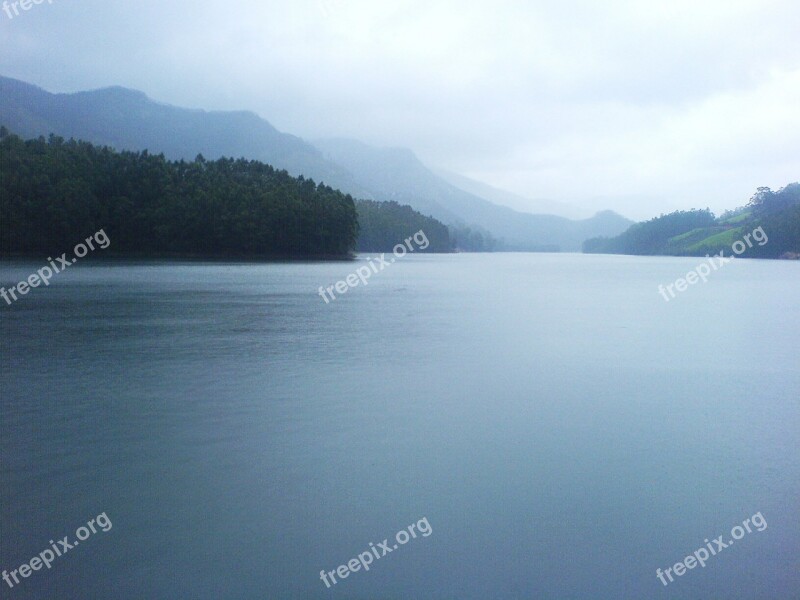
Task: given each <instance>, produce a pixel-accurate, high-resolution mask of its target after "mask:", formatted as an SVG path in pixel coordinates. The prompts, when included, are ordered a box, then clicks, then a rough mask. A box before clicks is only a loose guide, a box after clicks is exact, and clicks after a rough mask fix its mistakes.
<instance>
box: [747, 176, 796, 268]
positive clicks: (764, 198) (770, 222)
mask: <svg viewBox="0 0 800 600" xmlns="http://www.w3.org/2000/svg"><path fill="white" fill-rule="evenodd" d="M750 206H751V207H752V208H753V212H754V215H755V221H756V224H757V225H759V226H761V228H762V229H763V230H764V232H765V233H766V234H767V236H769V242H768V243H767V244H765V245H763V246H755V247H754V248H753V249H752V250H751V252H752V256H755V257H758V258H779V257H780V256H782V255H784V254H787V253H792V254H800V183H791V184H789V185H787V186H786V187H784V188H783V189H781V190H778V191H777V192H773V191H772V190H770V189H769V188H759V192H758V193H757V194H756V195H755V196H754V197H753V199H752V200H751V201H750Z"/></svg>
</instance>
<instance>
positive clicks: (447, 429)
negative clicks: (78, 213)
mask: <svg viewBox="0 0 800 600" xmlns="http://www.w3.org/2000/svg"><path fill="white" fill-rule="evenodd" d="M370 257H371V256H367V255H362V256H360V257H359V261H360V262H364V261H366V260H367V258H370ZM697 262H698V259H695V258H686V259H683V258H641V257H620V256H588V255H587V256H580V255H570V254H561V255H557V254H488V255H483V254H473V255H464V254H462V255H419V254H415V255H409V256H407V257H405V258H403V259H402V260H398V261H397V262H396V263H395V264H393V265H392V267H391V268H390V269H386V270H384V271H381V272H380V273H378V274H376V275H375V276H374V277H372V278H371V279H370V281H369V285H367V286H366V287H364V286H359V287H356V288H353V289H351V290H349V291H348V292H347V293H346V294H344V295H342V296H341V297H338V298H337V300H336V301H335V302H332V303H330V304H325V302H324V301H323V300H322V299H321V298H320V296H319V295H317V289H318V288H319V286H321V285H322V286H328V285H331V284H332V283H334V282H336V281H339V280H342V279H344V278H345V277H346V276H347V275H348V274H349V273H352V272H353V270H354V268H355V267H357V266H358V263H348V262H341V263H313V264H308V263H274V264H264V265H259V264H225V263H179V264H174V263H173V264H165V263H121V264H114V265H103V264H96V265H92V264H82V265H78V266H76V267H74V268H70V270H69V271H67V272H65V273H63V274H61V275H59V276H58V278H56V279H54V280H53V281H52V282H51V285H50V287H49V288H46V289H45V288H39V289H34V290H31V292H30V293H29V294H28V295H27V296H25V297H23V298H21V299H20V301H18V302H16V303H15V304H14V305H13V306H10V307H9V306H2V307H0V309H1V310H0V334H2V345H1V346H0V347H1V348H2V353H3V359H2V360H0V389H1V390H2V415H3V417H2V433H1V434H0V477H1V479H0V481H2V485H0V507H2V522H3V531H2V540H1V541H0V568H2V569H7V570H11V569H15V568H17V567H18V566H19V565H21V564H22V563H23V562H26V561H28V560H29V559H30V558H31V557H32V556H35V555H37V554H38V553H39V552H41V551H42V549H44V548H46V547H48V545H49V544H48V540H51V539H60V538H61V537H63V536H64V535H68V534H69V535H72V534H73V533H74V531H75V528H77V527H78V526H80V525H82V524H85V523H86V521H87V520H88V519H90V518H92V517H93V516H95V515H98V514H100V513H102V512H105V513H106V514H107V515H108V518H109V519H110V520H111V521H113V524H114V527H113V529H111V530H110V531H108V532H104V533H99V534H97V535H94V536H92V538H91V539H90V540H87V541H86V542H85V543H83V544H82V545H81V546H80V547H78V548H76V549H74V550H72V551H70V552H69V554H67V555H65V556H63V557H61V558H59V560H58V562H56V563H54V564H53V567H52V569H50V570H41V571H37V572H34V573H33V574H31V576H30V577H29V578H27V579H24V580H22V582H21V584H20V585H19V586H16V587H15V588H14V589H13V590H5V592H6V594H8V595H9V596H10V597H13V598H52V597H64V598H77V597H85V598H92V597H96V598H117V599H122V600H125V599H139V598H164V599H168V598H170V599H171V598H230V599H240V598H333V597H337V596H338V597H341V598H373V599H374V598H458V599H470V598H474V599H476V600H477V599H483V598H590V597H591V598H667V597H669V598H686V599H689V598H699V597H702V598H710V597H716V598H750V599H752V598H789V597H792V596H793V594H796V592H797V590H798V589H800V575H799V574H798V573H797V571H796V569H790V568H787V566H786V561H787V558H789V557H793V556H797V553H798V550H800V542H798V539H800V525H798V523H800V519H798V517H800V506H799V505H798V502H797V498H798V495H800V494H799V493H800V458H799V456H798V452H797V447H798V441H800V439H798V438H799V437H800V433H798V432H800V405H799V404H798V399H797V398H798V396H797V391H798V389H800V363H798V358H797V339H798V338H800V320H799V319H798V318H797V306H798V303H799V302H800V283H798V277H797V265H796V264H794V263H793V262H789V261H775V262H767V261H744V260H742V261H739V262H737V263H735V264H732V265H730V266H727V267H726V268H725V269H723V270H720V271H718V272H715V273H714V276H713V277H712V278H710V280H709V281H708V283H705V284H700V285H695V286H693V287H691V288H690V289H688V290H687V291H686V292H684V293H682V294H680V295H679V296H678V297H677V298H675V299H673V300H672V301H670V302H669V303H666V302H664V300H663V299H662V298H661V296H659V294H658V291H657V286H658V284H660V283H668V282H672V281H674V280H675V279H676V278H678V277H681V276H683V275H684V274H685V273H687V272H688V271H690V270H691V269H693V268H694V267H695V266H696V264H697ZM39 266H40V265H38V264H35V263H30V262H21V261H11V262H6V263H4V265H3V266H2V268H0V281H1V282H6V283H8V282H15V281H20V280H22V278H24V277H26V276H27V275H28V274H30V273H32V272H35V269H36V268H38V267H39ZM757 512H761V514H762V515H763V517H764V519H765V520H766V522H767V523H768V524H769V526H768V527H767V528H766V529H765V530H764V531H761V532H757V531H755V530H754V532H753V533H750V534H748V535H746V536H745V537H744V538H742V539H741V540H737V541H736V543H735V544H734V545H733V546H731V547H729V548H728V549H726V550H725V551H724V552H722V553H721V554H720V555H718V556H715V557H713V558H712V559H710V560H709V561H708V563H707V564H706V566H705V568H695V569H693V570H691V571H687V572H686V574H684V575H683V576H681V577H677V578H676V580H675V582H673V583H671V584H670V585H669V586H668V587H664V586H663V585H662V583H661V582H660V581H659V580H658V578H657V577H656V569H657V568H661V569H665V568H667V567H670V566H672V565H674V564H675V563H677V562H678V561H682V560H683V559H684V557H686V556H687V555H690V554H691V553H692V552H694V551H695V550H696V549H697V548H700V547H701V546H703V545H704V539H706V538H708V539H709V540H710V539H712V538H716V537H717V536H719V535H723V534H724V535H725V537H726V539H728V538H730V535H729V532H730V531H731V528H732V527H734V526H735V525H737V524H741V523H742V521H743V520H744V519H746V518H748V517H750V516H751V515H754V514H755V513H757ZM423 517H424V518H427V520H428V521H429V523H430V526H431V529H432V534H431V535H430V536H429V537H424V538H422V537H419V538H417V539H414V540H413V541H412V542H410V543H408V544H407V545H405V546H403V547H402V548H400V549H398V550H396V551H394V552H392V553H391V554H390V555H387V556H385V557H383V558H381V559H380V560H377V561H376V562H375V563H374V564H373V565H372V567H371V569H370V570H369V571H368V572H365V571H360V572H357V573H352V574H351V575H350V576H349V577H348V578H347V579H344V580H342V581H340V582H339V583H337V584H336V585H335V586H334V587H333V588H331V589H327V588H326V587H325V585H324V584H323V583H322V582H321V581H320V576H319V572H320V570H322V569H325V570H326V571H329V570H333V569H335V568H336V567H337V566H339V565H341V564H344V563H346V561H347V560H348V559H350V558H352V557H354V556H356V555H357V554H358V553H359V552H362V551H363V550H364V549H366V548H367V547H368V546H369V544H370V543H371V542H372V543H375V544H377V543H379V542H381V541H383V540H384V538H391V537H392V536H393V535H394V534H395V532H397V531H398V530H400V529H402V528H404V527H406V526H407V525H408V524H410V523H416V522H417V521H418V520H419V519H422V518H423ZM0 585H3V586H5V584H3V583H0Z"/></svg>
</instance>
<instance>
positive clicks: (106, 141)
mask: <svg viewBox="0 0 800 600" xmlns="http://www.w3.org/2000/svg"><path fill="white" fill-rule="evenodd" d="M0 98H2V103H0V125H5V126H7V127H8V128H9V129H10V130H11V131H12V132H14V133H16V134H18V135H20V136H21V137H23V138H26V137H37V136H40V135H44V136H47V135H48V134H50V133H54V134H56V135H58V136H62V137H64V138H76V139H82V140H86V141H89V142H92V143H94V144H97V145H107V146H111V147H112V148H115V149H117V150H133V151H142V150H148V151H149V152H151V153H155V154H159V153H163V154H164V155H165V156H166V157H167V158H168V159H173V160H178V159H184V160H192V159H194V158H195V156H197V155H198V154H202V155H203V156H204V157H205V158H207V159H216V158H220V157H223V156H226V157H234V158H238V157H244V158H248V159H251V160H258V161H261V162H264V163H267V164H270V165H272V166H273V167H276V168H278V169H285V170H286V171H288V172H289V174H291V175H294V176H298V175H303V176H305V177H306V178H312V179H314V181H316V182H324V183H325V184H327V185H329V186H331V187H333V188H336V189H339V190H341V191H343V192H345V193H349V194H351V195H353V196H354V197H356V198H363V199H369V200H379V201H396V202H398V203H400V204H406V205H409V206H411V207H412V208H414V209H415V210H417V211H419V212H421V213H422V214H424V215H426V216H432V217H434V218H436V219H438V220H440V221H442V222H443V223H445V224H447V225H451V226H454V227H455V228H456V230H457V231H454V233H455V235H456V239H459V237H460V238H461V239H465V238H466V237H467V236H468V235H471V236H472V237H475V234H476V233H479V234H481V235H483V236H484V237H485V238H486V239H490V238H491V237H494V238H500V239H501V240H503V243H502V245H501V246H500V247H501V248H504V249H509V250H551V251H558V250H561V251H579V250H580V248H581V244H582V242H583V241H584V240H586V239H587V238H591V237H596V236H614V235H617V234H619V233H621V232H622V231H624V230H625V229H627V227H628V226H629V225H630V224H631V223H632V222H631V221H628V220H627V219H624V218H623V217H620V216H619V215H616V214H614V213H610V212H609V213H599V214H598V215H595V216H594V217H592V218H591V219H584V220H581V221H571V220H569V219H566V218H564V217H558V216H548V215H532V214H527V213H521V212H518V211H515V210H512V209H510V208H507V207H504V206H498V205H496V204H493V203H492V202H489V201H488V200H486V199H484V198H482V197H479V196H478V195H475V194H471V193H469V192H468V191H464V190H463V189H460V188H459V187H456V186H454V185H452V184H451V183H448V182H447V181H445V180H444V179H442V178H441V177H439V176H438V175H436V174H435V173H433V172H432V171H431V170H430V169H428V168H427V167H426V166H425V165H423V164H422V163H421V162H420V161H419V160H418V159H417V157H416V156H415V155H414V153H413V152H411V151H410V150H405V149H379V148H373V147H370V146H367V145H366V144H362V143H360V142H356V141H352V140H341V139H340V140H323V141H320V142H318V143H317V147H315V146H312V145H311V144H309V143H307V142H305V141H303V140H302V139H300V138H298V137H295V136H292V135H289V134H286V133H282V132H280V131H278V130H277V129H275V128H274V127H273V126H272V125H270V124H269V123H268V122H267V121H265V120H263V119H261V118H260V117H258V116H257V115H256V114H254V113H251V112H206V111H202V110H189V109H184V108H178V107H174V106H169V105H166V104H160V103H158V102H155V101H153V100H151V99H149V98H148V97H147V96H146V95H145V94H143V93H142V92H137V91H133V90H128V89H125V88H120V87H113V88H106V89H101V90H96V91H91V92H80V93H75V94H51V93H49V92H46V91H44V90H42V89H41V88H38V87H36V86H33V85H30V84H27V83H24V82H21V81H17V80H15V79H9V78H5V77H0ZM468 228H469V229H470V230H471V233H470V232H469V231H468ZM464 232H466V234H467V235H465V234H464Z"/></svg>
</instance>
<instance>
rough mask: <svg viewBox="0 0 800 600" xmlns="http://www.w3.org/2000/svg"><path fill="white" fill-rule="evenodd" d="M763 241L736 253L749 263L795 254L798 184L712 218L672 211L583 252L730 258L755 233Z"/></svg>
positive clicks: (761, 192)
mask: <svg viewBox="0 0 800 600" xmlns="http://www.w3.org/2000/svg"><path fill="white" fill-rule="evenodd" d="M759 227H760V228H761V230H760V231H763V233H760V231H759V233H758V235H759V236H760V237H759V239H763V240H764V241H763V242H761V243H757V244H751V245H748V246H747V248H746V250H745V251H744V252H742V255H743V256H747V257H751V258H795V257H797V256H798V255H799V254H800V183H791V184H789V185H787V186H786V187H784V188H782V189H780V190H778V191H777V192H775V191H772V190H771V189H769V188H766V187H764V188H759V189H758V191H757V192H756V194H755V195H754V196H753V197H752V199H751V200H750V202H749V203H748V204H747V206H743V207H740V208H737V209H736V210H733V211H729V212H727V213H725V214H723V215H722V216H721V217H719V218H716V217H715V216H714V214H713V213H711V211H709V210H707V209H706V210H691V211H678V212H674V213H671V214H669V215H661V216H660V217H656V218H654V219H651V220H649V221H647V222H644V223H637V224H635V225H632V226H631V227H630V228H629V229H628V230H627V231H625V232H624V233H622V234H621V235H618V236H617V237H613V238H593V239H590V240H586V242H584V244H583V251H584V252H587V253H600V254H643V255H670V256H704V255H706V254H717V253H719V252H720V251H722V252H724V254H725V256H728V255H730V254H732V252H731V249H732V246H733V244H734V243H736V242H737V241H739V240H742V239H744V238H745V236H746V235H748V234H751V233H752V232H753V231H754V230H756V229H757V228H759Z"/></svg>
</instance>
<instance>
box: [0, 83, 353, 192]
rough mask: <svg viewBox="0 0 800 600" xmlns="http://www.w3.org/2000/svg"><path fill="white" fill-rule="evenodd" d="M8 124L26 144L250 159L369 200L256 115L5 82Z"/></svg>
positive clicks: (3, 107) (1, 118) (1, 89)
mask: <svg viewBox="0 0 800 600" xmlns="http://www.w3.org/2000/svg"><path fill="white" fill-rule="evenodd" d="M0 98H2V102H0V124H2V125H5V126H6V127H8V128H9V129H10V130H11V131H13V132H14V133H16V134H17V135H19V136H20V137H22V138H33V137H38V136H40V135H44V136H47V135H49V134H50V133H53V134H55V135H58V136H62V137H64V138H67V139H69V138H75V139H81V140H85V141H88V142H91V143H93V144H96V145H101V146H110V147H112V148H115V149H116V150H133V151H141V150H149V151H150V152H151V153H155V154H160V153H163V154H164V155H165V156H166V157H167V158H168V159H172V160H180V159H184V160H193V159H194V158H195V157H196V156H197V155H198V154H202V155H203V156H204V157H205V158H207V159H217V158H221V157H223V156H224V157H232V158H239V157H244V158H248V159H251V160H258V161H261V162H264V163H267V164H269V165H272V166H273V167H276V168H278V169H285V170H286V171H288V172H289V174H290V175H293V176H298V175H304V176H305V177H306V178H313V179H314V180H315V181H316V182H318V183H319V182H324V183H325V184H327V185H330V186H331V187H334V188H337V189H339V190H341V191H343V192H346V193H350V194H353V195H354V196H364V195H366V192H365V191H364V190H363V189H361V188H360V187H359V186H358V185H357V184H356V183H355V181H354V180H353V178H352V176H351V175H350V174H349V173H348V172H347V171H346V170H344V169H342V168H341V167H339V166H338V165H335V164H332V163H330V162H329V161H326V160H325V159H324V158H323V157H322V154H321V153H320V151H319V150H317V149H316V148H314V147H313V146H311V145H310V144H308V143H306V142H304V141H303V140H302V139H300V138H298V137H295V136H293V135H288V134H286V133H281V132H280V131H278V130H277V129H275V128H274V127H273V126H272V125H270V124H269V123H268V122H267V121H265V120H264V119H261V118H260V117H259V116H258V115H256V114H255V113H252V112H206V111H203V110H189V109H185V108H177V107H174V106H169V105H166V104H160V103H158V102H155V101H153V100H151V99H149V98H148V97H147V96H146V95H145V94H143V93H142V92H137V91H134V90H129V89H125V88H121V87H112V88H106V89H101V90H96V91H91V92H79V93H76V94H51V93H49V92H46V91H45V90H42V89H41V88H38V87H36V86H33V85H30V84H27V83H24V82H22V81H17V80H15V79H9V78H7V77H0Z"/></svg>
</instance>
